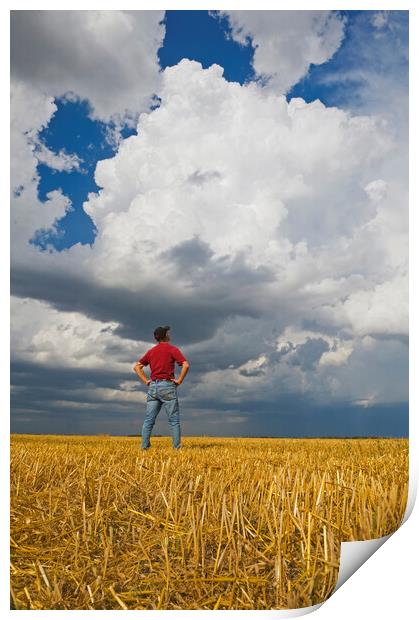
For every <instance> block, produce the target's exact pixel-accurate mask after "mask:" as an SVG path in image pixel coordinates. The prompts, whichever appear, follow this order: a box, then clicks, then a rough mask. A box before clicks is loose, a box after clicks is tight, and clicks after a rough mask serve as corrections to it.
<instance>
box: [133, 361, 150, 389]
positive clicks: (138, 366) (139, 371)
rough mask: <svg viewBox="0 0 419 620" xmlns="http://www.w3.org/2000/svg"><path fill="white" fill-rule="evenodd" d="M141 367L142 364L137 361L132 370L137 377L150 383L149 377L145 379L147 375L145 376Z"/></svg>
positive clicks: (142, 366)
mask: <svg viewBox="0 0 419 620" xmlns="http://www.w3.org/2000/svg"><path fill="white" fill-rule="evenodd" d="M143 368H144V364H140V362H137V363H136V364H135V366H134V372H135V373H136V374H137V375H138V377H139V378H140V379H141V381H142V382H143V383H145V384H146V385H148V384H149V383H150V379H147V377H146V376H145V374H144V371H143Z"/></svg>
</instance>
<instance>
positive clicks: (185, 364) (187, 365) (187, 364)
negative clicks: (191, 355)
mask: <svg viewBox="0 0 419 620" xmlns="http://www.w3.org/2000/svg"><path fill="white" fill-rule="evenodd" d="M182 366H183V367H184V368H189V362H187V361H186V360H185V361H184V362H183V364H182Z"/></svg>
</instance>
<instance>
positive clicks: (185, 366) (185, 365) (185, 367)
mask: <svg viewBox="0 0 419 620" xmlns="http://www.w3.org/2000/svg"><path fill="white" fill-rule="evenodd" d="M188 370H189V362H187V361H186V360H185V361H184V362H183V364H182V370H181V371H180V375H179V376H178V378H177V379H175V380H174V383H177V384H178V385H180V384H181V383H182V381H183V380H184V378H185V377H186V374H187V372H188Z"/></svg>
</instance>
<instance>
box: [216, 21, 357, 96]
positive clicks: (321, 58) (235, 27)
mask: <svg viewBox="0 0 419 620" xmlns="http://www.w3.org/2000/svg"><path fill="white" fill-rule="evenodd" d="M221 14H222V15H223V16H226V17H228V19H229V21H230V24H231V28H232V37H233V39H234V40H235V41H238V42H239V43H241V44H246V42H247V41H248V40H249V38H250V39H251V40H252V44H253V46H254V47H255V48H256V49H255V53H254V58H253V67H254V69H255V72H256V74H257V76H259V77H262V78H265V80H267V86H268V88H272V89H274V90H275V91H276V92H279V93H286V92H287V91H288V90H289V89H290V88H291V86H293V85H294V84H296V83H297V82H298V81H299V80H300V79H301V78H302V77H303V76H304V75H305V74H306V73H307V71H308V69H309V67H310V64H314V65H319V64H323V63H324V62H326V61H327V60H329V59H330V58H331V57H332V56H333V54H334V53H335V52H336V50H337V49H338V48H339V47H340V44H341V42H342V39H343V36H344V25H345V22H344V19H343V18H342V17H341V16H339V15H338V14H337V13H335V12H333V11H222V12H221Z"/></svg>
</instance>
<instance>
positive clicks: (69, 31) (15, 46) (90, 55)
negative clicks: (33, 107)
mask: <svg viewBox="0 0 419 620" xmlns="http://www.w3.org/2000/svg"><path fill="white" fill-rule="evenodd" d="M163 17H164V11H93V10H88V11H12V12H11V76H12V80H13V81H14V80H15V79H17V80H20V81H23V82H25V84H28V85H30V86H31V87H32V88H33V89H36V90H37V91H38V92H39V93H42V94H45V95H47V96H48V97H56V96H62V95H64V94H65V93H70V97H71V96H72V97H74V96H76V97H79V98H81V99H88V100H89V102H90V104H91V105H92V107H93V114H94V116H95V117H100V118H103V119H110V118H113V117H118V116H119V117H120V118H121V117H124V116H127V117H128V118H129V117H131V118H135V117H136V115H137V114H138V112H139V111H141V110H144V109H147V108H148V106H149V103H150V100H151V97H152V95H153V93H155V92H156V90H157V89H158V83H159V65H158V59H157V50H158V48H159V47H160V46H161V44H162V42H163V38H164V32H165V29H164V25H163V24H161V23H160V22H161V21H162V20H163Z"/></svg>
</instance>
